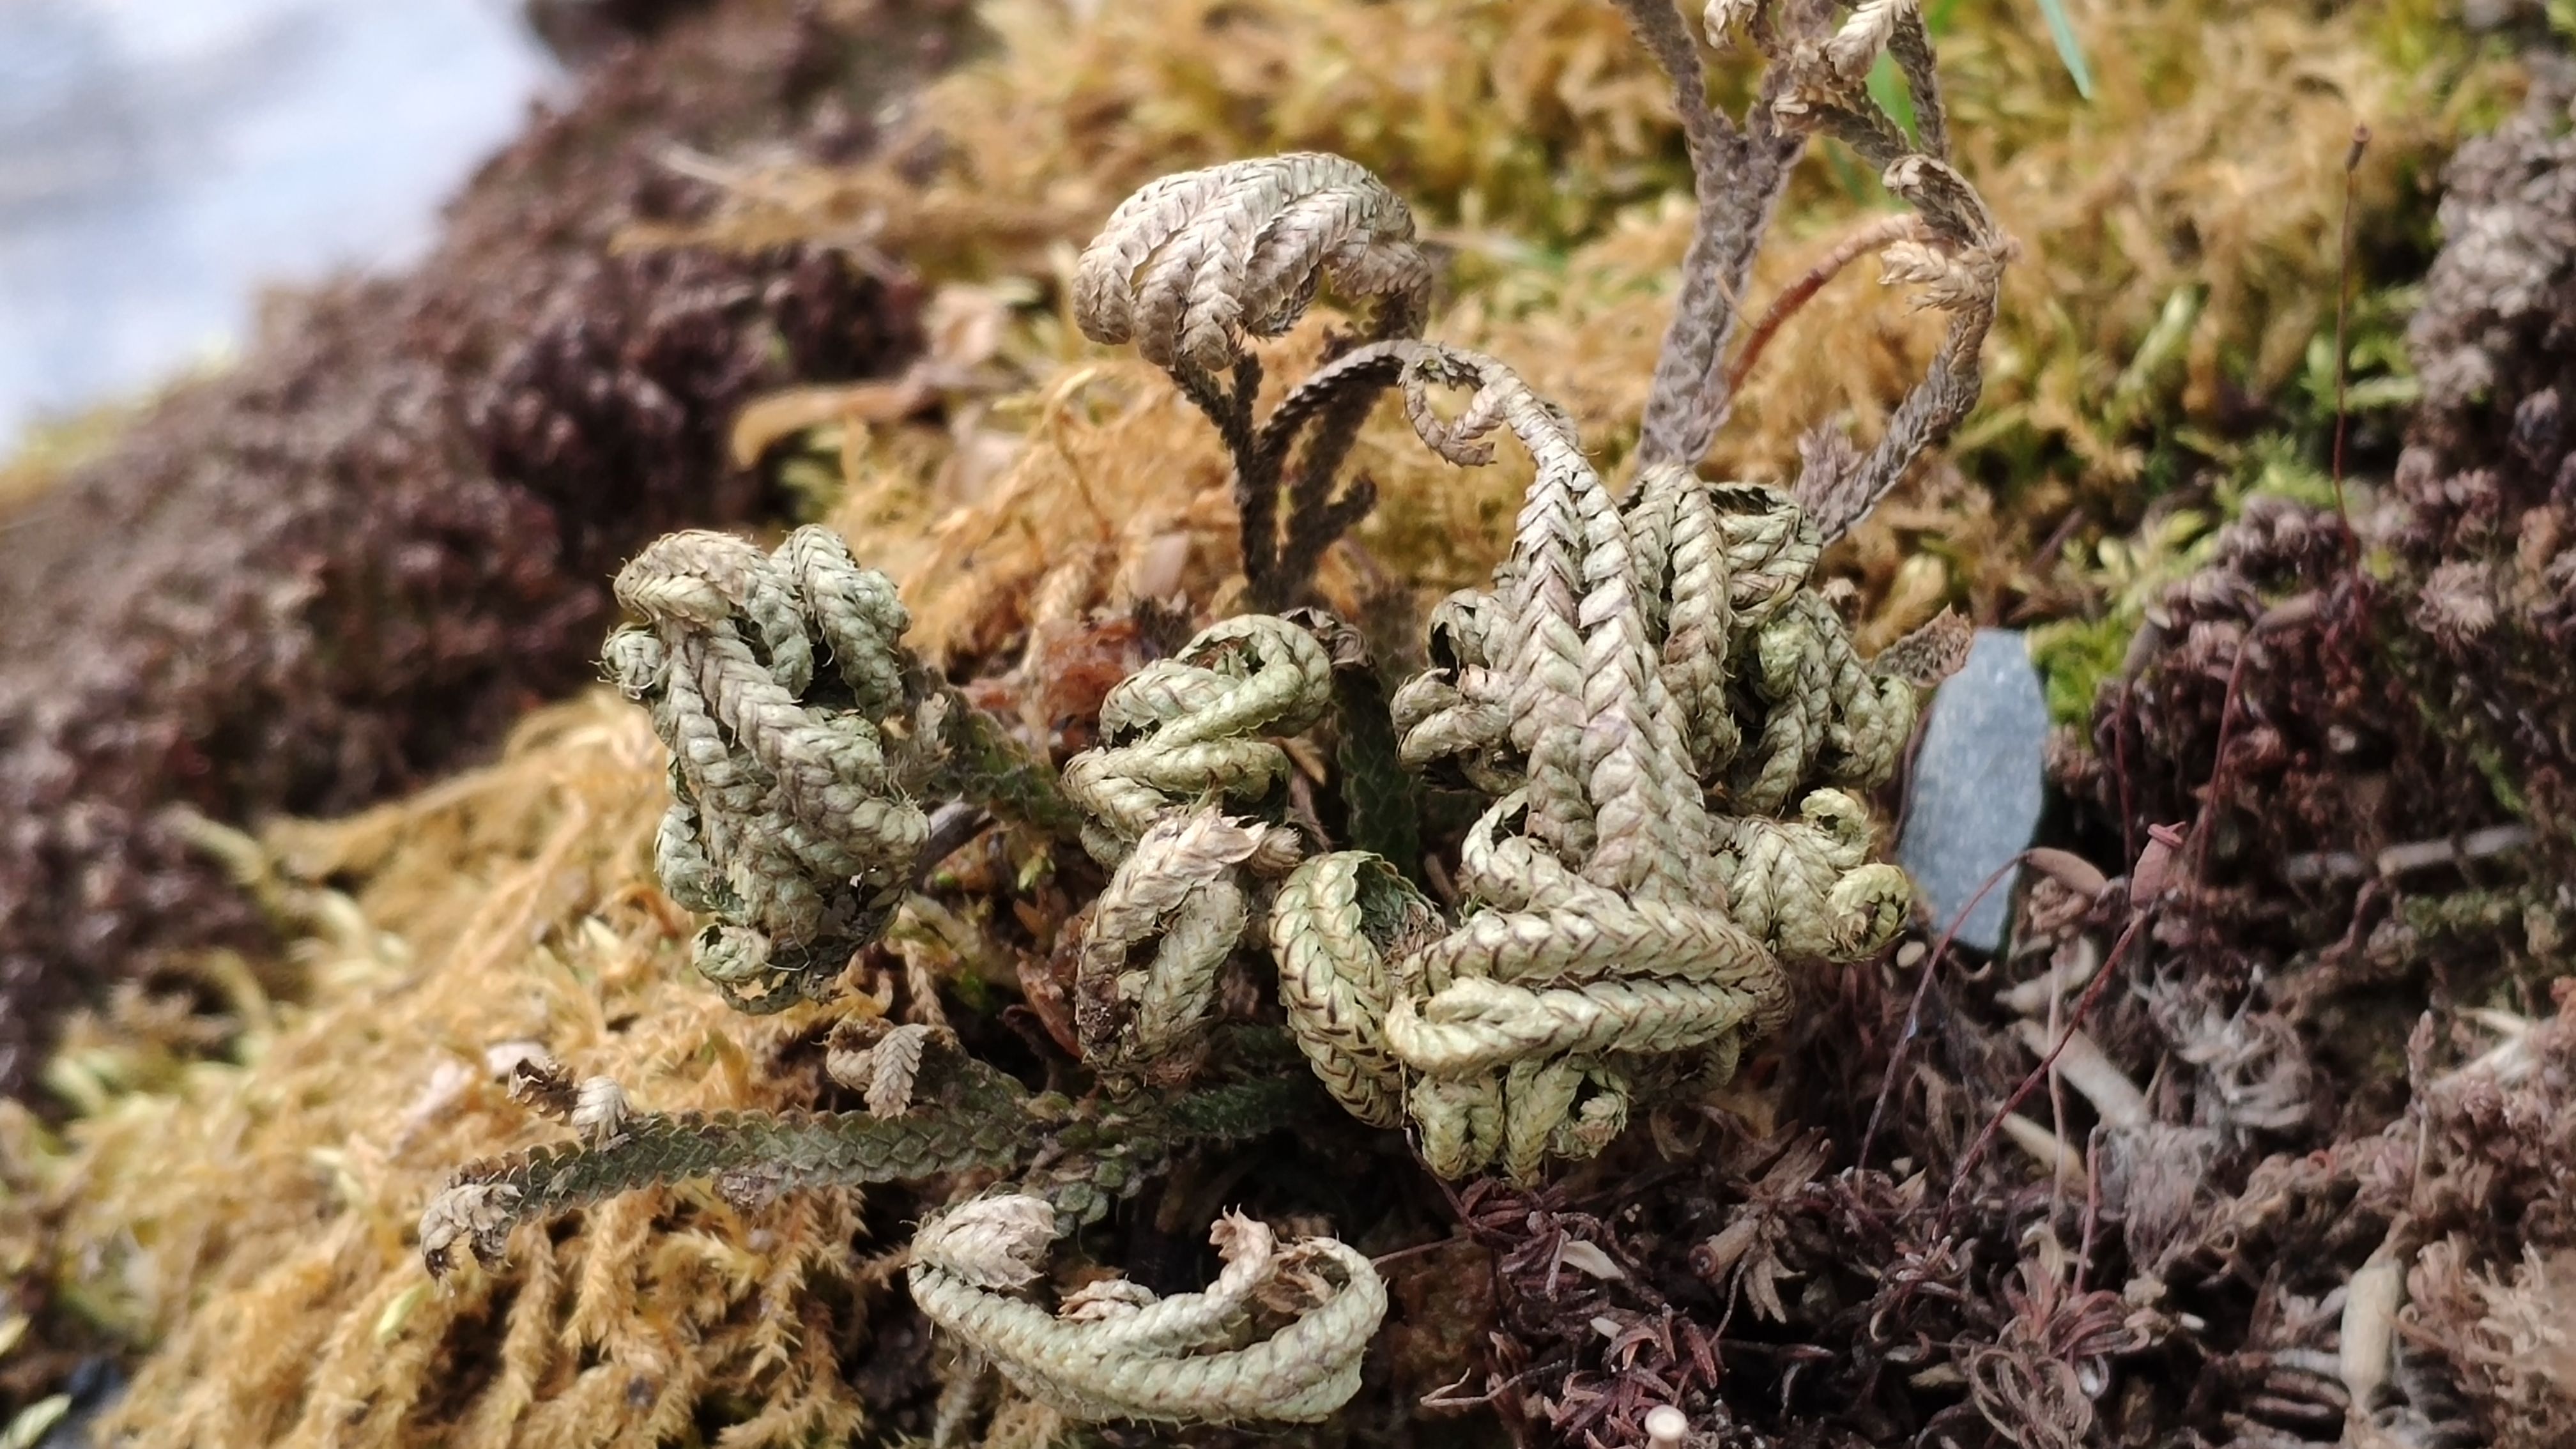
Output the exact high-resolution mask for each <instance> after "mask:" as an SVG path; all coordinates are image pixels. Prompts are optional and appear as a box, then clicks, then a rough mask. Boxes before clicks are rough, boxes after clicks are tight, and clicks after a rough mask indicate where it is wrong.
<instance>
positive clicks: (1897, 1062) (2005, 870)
mask: <svg viewBox="0 0 2576 1449" xmlns="http://www.w3.org/2000/svg"><path fill="white" fill-rule="evenodd" d="M2029 856H2030V852H2029V851H2026V850H2025V851H2023V852H2021V853H2020V854H2019V855H2016V856H2014V857H2013V858H2012V859H2010V860H2008V861H2005V862H2004V863H2003V864H2002V865H1999V866H1997V867H1995V870H1994V873H1993V874H1992V875H1989V876H1987V877H1986V881H1985V884H1983V885H1981V886H1979V887H1977V893H1976V894H1975V895H1972V896H1970V897H1968V903H1967V904H1966V905H1963V906H1961V907H1960V908H1959V909H1958V911H1957V912H1956V913H1954V914H1953V915H1952V916H1951V917H1950V924H1949V926H1948V927H1946V928H1945V929H1944V930H1943V931H1942V932H1941V939H1940V941H1939V943H1938V944H1936V945H1934V946H1933V948H1932V954H1931V955H1929V956H1926V957H1924V958H1923V979H1922V980H1920V981H1918V982H1916V983H1915V984H1914V999H1913V1003H1912V1004H1911V1005H1909V1006H1908V1007H1907V1008H1906V1011H1905V1030H1904V1031H1902V1032H1900V1033H1899V1034H1898V1035H1897V1038H1896V1048H1895V1050H1893V1051H1891V1052H1889V1053H1888V1054H1887V1071H1886V1073H1885V1074H1884V1075H1882V1076H1881V1077H1880V1078H1879V1080H1878V1098H1877V1100H1876V1101H1874V1102H1872V1103H1871V1104H1870V1108H1869V1125H1868V1126H1866V1127H1864V1128H1862V1129H1861V1134H1860V1155H1859V1156H1858V1157H1856V1158H1854V1159H1853V1160H1852V1168H1853V1170H1854V1171H1858V1170H1860V1169H1862V1168H1865V1167H1867V1166H1869V1149H1870V1147H1871V1145H1872V1144H1873V1143H1875V1142H1876V1141H1877V1140H1878V1124H1879V1121H1880V1119H1881V1118H1882V1117H1883V1116H1884V1115H1885V1114H1886V1112H1887V1094H1888V1091H1889V1089H1890V1088H1892V1087H1893V1086H1894V1085H1895V1084H1896V1076H1897V1072H1898V1071H1899V1069H1901V1068H1902V1067H1903V1066H1904V1065H1905V1052H1906V1049H1907V1048H1908V1047H1911V1046H1912V1045H1913V1044H1914V1037H1915V1034H1916V1033H1917V1032H1918V1031H1919V1030H1920V1029H1921V1023H1922V1017H1923V998H1924V997H1925V996H1927V995H1928V994H1930V992H1931V989H1932V978H1933V976H1934V975H1935V974H1936V973H1938V972H1939V971H1940V969H1941V962H1942V961H1943V959H1944V958H1946V957H1947V956H1948V955H1949V954H1950V943H1951V941H1952V940H1954V939H1956V938H1957V936H1958V934H1959V928H1960V927H1961V926H1964V925H1966V924H1967V922H1968V917H1970V916H1972V915H1974V914H1976V910H1977V905H1978V903H1979V902H1981V901H1983V900H1984V899H1985V898H1986V893H1987V892H1988V891H1991V890H1993V889H1994V888H1995V887H1996V886H1999V885H2001V884H2003V883H2004V881H2005V880H2006V879H2008V878H2009V877H2010V876H2011V875H2012V873H2013V872H2014V871H2016V870H2019V869H2020V868H2021V867H2022V865H2023V864H2024V862H2026V861H2027V860H2028V859H2029Z"/></svg>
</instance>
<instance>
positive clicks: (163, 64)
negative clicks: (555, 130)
mask: <svg viewBox="0 0 2576 1449" xmlns="http://www.w3.org/2000/svg"><path fill="white" fill-rule="evenodd" d="M561 85H562V78H561V76H560V73H559V72H558V70H557V69H556V67H555V65H554V64H553V62H552V60H551V58H550V57H548V56H547V54H546V53H545V51H544V49H543V48H542V47H541V46H540V45H539V43H538V42H537V40H536V39H535V37H534V36H533V35H531V34H530V33H529V32H528V31H527V29H526V27H525V26H524V25H523V23H522V22H521V20H520V17H519V7H518V5H517V3H516V0H0V453H5V452H6V451H7V450H8V449H9V448H10V447H11V446H12V445H13V444H14V442H15V440H16V439H17V437H18V436H19V435H20V433H21V431H22V430H23V428H24V427H25V426H26V424H27V423H28V422H29V421H31V420H32V419H34V418H37V417H39V416H41V415H44V414H48V413H61V412H65V411H68V410H72V409H77V408H79V407H81V406H84V405H86V404H89V403H93V402H98V401H103V400H105V399H108V398H113V397H116V396H119V395H123V394H128V393H132V392H135V391H137V390H139V389H143V388H148V387H150V386H151V385H153V384H154V383H156V382H158V381H160V380H162V379H163V378H165V377H167V376H169V375H171V374H172V373H174V372H177V371H180V370H182V369H184V368H187V367H189V366H191V365H192V364H195V363H197V362H199V361H201V360H203V359H206V358H208V357H213V356H221V355H224V354H225V353H226V352H227V350H228V349H231V348H234V347H237V346H238V345H239V343H240V342H241V341H242V340H243V339H244V336H245V333H246V331H247V329H248V326H249V321H250V316H251V309H252V305H253V302H254V299H255V296H256V293H257V291H258V289H259V288H260V287H261V286H262V285H264V284H267V283H271V282H309V281H313V280H316V279H319V278H321V277H323V276H326V275H328V274H330V273H331V272H333V271H334V270H337V269H341V268H348V267H357V268H374V269H381V268H387V267H395V266H400V265H401V264H403V263H405V262H407V261H410V260H412V259H414V258H416V257H418V256H419V255H420V254H421V252H422V251H424V250H425V249H426V248H427V246H428V244H429V242H430V240H431V239H432V237H433V236H434V234H435V228H436V220H437V211H438V207H439V204H440V203H441V202H442V201H443V200H445V198H446V197H447V196H448V194H449V193H450V192H452V191H453V190H454V189H455V188H456V186H457V185H458V184H459V183H461V182H462V181H463V180H464V179H465V178H466V176H467V175H469V174H470V173H471V172H472V171H473V169H474V167H475V165H476V164H477V163H478V162H479V161H480V160H481V159H482V158H483V157H484V156H486V155H488V154H490V153H491V152H492V151H493V150H494V149H496V148H497V147H498V146H500V144H501V143H502V142H504V141H506V140H507V139H508V138H509V137H510V136H511V135H512V134H513V133H514V132H515V131H516V130H517V129H518V126H519V123H520V121H521V120H522V119H523V118H524V117H525V115H526V112H527V105H528V102H529V100H530V99H531V98H532V97H534V96H536V95H538V94H540V93H541V92H547V91H551V90H555V89H559V88H560V87H561Z"/></svg>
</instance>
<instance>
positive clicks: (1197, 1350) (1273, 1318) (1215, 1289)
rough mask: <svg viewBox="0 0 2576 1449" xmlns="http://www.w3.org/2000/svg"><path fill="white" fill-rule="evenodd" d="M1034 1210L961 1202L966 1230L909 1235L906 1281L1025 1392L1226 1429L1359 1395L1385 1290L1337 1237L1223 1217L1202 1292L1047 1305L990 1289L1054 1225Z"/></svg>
mask: <svg viewBox="0 0 2576 1449" xmlns="http://www.w3.org/2000/svg"><path fill="white" fill-rule="evenodd" d="M1044 1209H1045V1204H1043V1203H1041V1202H1038V1201H1037V1200H1036V1199H1031V1198H1009V1197H1004V1198H993V1199H986V1200H985V1201H983V1202H981V1203H974V1204H969V1205H968V1206H967V1207H965V1208H961V1209H959V1210H958V1214H959V1215H971V1216H970V1217H969V1221H968V1222H967V1224H966V1225H964V1226H962V1227H959V1228H954V1229H952V1228H949V1227H947V1226H946V1225H945V1224H944V1223H939V1222H934V1223H933V1224H931V1225H930V1226H929V1227H926V1228H924V1229H923V1231H922V1234H921V1236H920V1238H919V1239H917V1240H916V1241H915V1244H914V1251H913V1266H912V1271H911V1280H910V1281H911V1285H912V1296H913V1301H914V1302H915V1303H918V1304H919V1305H920V1306H921V1310H922V1312H923V1313H924V1314H926V1315H928V1316H929V1318H930V1320H931V1321H932V1322H933V1323H936V1324H938V1325H939V1326H940V1327H941V1328H943V1329H945V1330H947V1331H948V1332H950V1333H952V1334H955V1335H956V1336H957V1337H958V1338H960V1339H962V1340H964V1341H965V1342H966V1343H967V1344H969V1345H971V1346H972V1347H973V1348H974V1349H976V1350H977V1351H978V1352H980V1353H982V1354H983V1355H984V1356H985V1357H987V1358H988V1359H990V1360H991V1361H992V1362H993V1363H994V1365H995V1366H997V1367H998V1368H1000V1370H1001V1371H1002V1373H1003V1375H1004V1376H1005V1377H1006V1378H1008V1379H1010V1380H1011V1382H1012V1383H1014V1384H1015V1385H1017V1386H1018V1387H1019V1388H1020V1389H1021V1390H1022V1391H1023V1392H1025V1393H1027V1394H1028V1395H1030V1396H1031V1397H1032V1398H1035V1399H1037V1400H1039V1401H1040V1402H1042V1403H1045V1404H1048V1405H1051V1406H1052V1407H1054V1408H1056V1409H1058V1410H1059V1411H1061V1412H1063V1413H1065V1414H1068V1415H1071V1416H1073V1417H1076V1418H1082V1419H1092V1420H1106V1419H1149V1420H1163V1421H1179V1422H1194V1423H1219V1424H1226V1423H1241V1422H1246V1421H1261V1420H1277V1421H1287V1422H1312V1421H1314V1420H1318V1419H1321V1418H1324V1417H1325V1416H1326V1415H1328V1414H1330V1413H1332V1412H1333V1411H1334V1410H1335V1409H1338V1408H1340V1407H1341V1406H1342V1405H1343V1404H1344V1403H1346V1402H1348V1401H1349V1399H1350V1397H1351V1395H1353V1394H1354V1393H1357V1392H1358V1391H1359V1383H1360V1365H1361V1360H1362V1357H1363V1356H1364V1355H1365V1353H1366V1351H1367V1348H1368V1343H1369V1340H1370V1339H1371V1338H1372V1337H1374V1336H1375V1335H1376V1332H1377V1327H1378V1324H1379V1322H1380V1321H1381V1320H1382V1319H1383V1318H1384V1317H1385V1315H1386V1306H1387V1298H1386V1288H1385V1285H1384V1284H1383V1283H1382V1282H1381V1281H1380V1280H1379V1278H1378V1276H1377V1270H1376V1269H1375V1268H1373V1267H1371V1266H1370V1264H1369V1261H1368V1259H1367V1258H1365V1257H1363V1256H1361V1255H1360V1254H1359V1253H1357V1252H1354V1251H1353V1250H1351V1249H1350V1248H1348V1247H1345V1246H1344V1245H1343V1244H1341V1243H1340V1242H1337V1241H1335V1240H1334V1239H1331V1238H1306V1239H1302V1240H1300V1241H1298V1242H1295V1243H1292V1244H1289V1245H1287V1246H1286V1247H1284V1248H1283V1247H1281V1246H1280V1245H1279V1244H1278V1243H1277V1241H1276V1239H1275V1238H1274V1237H1273V1235H1272V1233H1271V1231H1270V1229H1269V1228H1268V1227H1267V1226H1266V1225H1264V1224H1262V1223H1259V1222H1256V1221H1254V1220H1252V1219H1250V1218H1245V1217H1242V1216H1239V1215H1235V1214H1228V1215H1227V1216H1225V1217H1223V1218H1220V1219H1219V1220H1218V1222H1217V1224H1216V1226H1215V1228H1214V1229H1213V1230H1212V1231H1211V1232H1210V1233H1209V1235H1208V1236H1209V1239H1210V1241H1212V1242H1213V1243H1215V1244H1216V1247H1217V1252H1218V1255H1219V1257H1220V1258H1221V1259H1222V1261H1223V1263H1224V1268H1223V1271H1222V1272H1220V1273H1219V1275H1218V1277H1217V1281H1216V1282H1215V1283H1213V1284H1211V1285H1209V1286H1208V1288H1207V1289H1206V1290H1205V1291H1203V1292H1199V1293H1183V1294H1177V1295H1174V1296H1172V1297H1169V1298H1158V1297H1156V1296H1155V1295H1154V1294H1153V1293H1152V1292H1150V1291H1148V1290H1146V1289H1145V1288H1144V1287H1143V1286H1142V1285H1140V1284H1135V1283H1131V1282H1127V1281H1126V1280H1123V1279H1111V1280H1107V1281H1106V1282H1103V1283H1095V1284H1093V1285H1091V1286H1090V1287H1088V1288H1085V1289H1083V1290H1081V1291H1080V1292H1077V1293H1074V1294H1070V1295H1068V1296H1067V1297H1066V1298H1065V1300H1064V1302H1063V1303H1062V1305H1061V1306H1060V1307H1059V1309H1058V1310H1057V1311H1056V1312H1055V1313H1052V1314H1051V1313H1048V1312H1047V1311H1046V1310H1045V1309H1043V1308H1040V1307H1038V1306H1037V1305H1036V1304H1033V1303H1030V1302H1027V1301H1026V1300H1024V1299H1020V1298H1014V1297H1010V1296H1007V1295H1006V1294H1004V1293H1002V1292H999V1291H996V1290H997V1289H998V1288H1002V1287H1006V1286H1012V1285H1010V1284H1009V1283H1007V1282H1003V1281H997V1280H1000V1279H1007V1278H1009V1277H1011V1276H1014V1275H1017V1274H1018V1273H1020V1272H1022V1271H1023V1269H1024V1267H1025V1271H1026V1272H1027V1273H1028V1276H1029V1277H1034V1276H1035V1269H1034V1267H1033V1266H1025V1265H1030V1264H1033V1262H1034V1259H1035V1257H1036V1256H1037V1254H1039V1253H1040V1252H1042V1251H1043V1249H1044V1247H1045V1245H1046V1243H1047V1242H1048V1240H1049V1239H1051V1238H1052V1236H1053V1232H1054V1224H1053V1219H1052V1214H1051V1213H1047V1212H1045V1211H1044ZM952 1216H955V1215H952ZM1020 1281H1021V1282H1026V1281H1027V1278H1021V1279H1020ZM1246 1339H1249V1342H1244V1340H1246ZM1238 1343H1240V1344H1242V1346H1239V1347H1238V1346H1236V1345H1237V1344H1238Z"/></svg>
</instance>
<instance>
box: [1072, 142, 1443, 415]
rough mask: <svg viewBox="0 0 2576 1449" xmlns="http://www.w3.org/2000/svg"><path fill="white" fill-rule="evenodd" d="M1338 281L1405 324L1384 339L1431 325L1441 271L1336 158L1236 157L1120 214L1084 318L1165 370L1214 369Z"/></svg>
mask: <svg viewBox="0 0 2576 1449" xmlns="http://www.w3.org/2000/svg"><path fill="white" fill-rule="evenodd" d="M1327 279H1329V280H1330V281H1331V282H1332V284H1333V286H1334V287H1335V288H1336V289H1337V290H1339V291H1340V292H1341V293H1342V294H1343V295H1344V296H1347V297H1351V298H1355V299H1371V300H1378V301H1380V302H1381V304H1382V305H1384V306H1386V307H1387V308H1388V309H1389V310H1390V311H1391V312H1394V313H1397V314H1400V315H1401V316H1402V317H1403V318H1405V319H1406V320H1405V321H1403V322H1399V323H1397V324H1396V325H1395V326H1394V327H1392V328H1391V329H1389V330H1388V331H1387V332H1386V333H1385V335H1389V336H1393V335H1396V334H1397V333H1399V332H1407V331H1411V330H1413V329H1414V328H1416V327H1418V326H1419V325H1420V323H1419V313H1420V310H1421V307H1422V304H1423V301H1424V299H1425V297H1426V296H1427V295H1428V293H1429V291H1430V286H1431V268H1430V263H1429V262H1428V261H1426V260H1425V259H1424V257H1423V255H1422V252H1421V249H1420V248H1419V247H1417V246H1415V245H1414V242H1413V213H1412V211H1411V210H1410V209H1409V208H1407V207H1406V206H1405V204H1404V202H1403V200H1402V199H1400V198H1399V197H1397V196H1396V195H1395V193H1393V192H1391V191H1389V190H1387V189H1386V184H1385V183H1384V182H1382V181H1379V180H1378V179H1377V178H1376V177H1375V176H1373V175H1371V174H1370V173H1369V170H1368V168H1367V167H1364V166H1362V165H1360V164H1359V163H1358V162H1355V161H1347V160H1344V159H1343V158H1341V157H1339V156H1329V155H1324V154H1321V153H1317V152H1296V153H1292V154H1290V155H1285V156H1265V157H1261V158H1258V159H1255V160H1249V161H1230V162H1227V163H1225V164H1224V165H1221V166H1212V167H1209V168H1207V169H1206V170H1204V171H1187V172H1182V173H1180V174H1179V175H1175V176H1166V177H1163V178H1162V179H1161V180H1159V181H1155V182H1153V183H1151V184H1149V185H1147V186H1146V187H1145V188H1144V189H1143V190H1141V191H1139V192H1137V193H1136V194H1135V195H1134V196H1131V197H1129V198H1127V200H1125V201H1124V202H1121V203H1120V204H1119V206H1118V209H1117V210H1116V211H1113V212H1111V213H1110V216H1109V221H1108V223H1107V224H1106V225H1105V226H1103V227H1102V228H1101V232H1100V235H1099V236H1098V237H1097V238H1095V239H1094V240H1093V241H1092V243H1091V245H1090V246H1088V247H1086V248H1084V249H1083V253H1082V258H1081V260H1080V261H1079V262H1078V263H1077V264H1076V266H1075V270H1074V284H1073V313H1074V320H1075V322H1076V323H1077V324H1078V325H1079V326H1080V327H1081V328H1082V331H1083V335H1084V336H1087V337H1089V338H1091V339H1092V340H1093V341H1095V342H1112V343H1115V342H1133V343H1135V345H1136V350H1137V351H1139V352H1141V353H1143V354H1144V356H1145V359H1146V360H1147V361H1149V362H1152V363H1154V364H1155V365H1157V366H1159V367H1163V368H1167V369H1169V368H1179V367H1189V368H1195V369H1197V370H1199V371H1201V372H1204V373H1209V374H1215V373H1220V372H1223V371H1225V370H1226V369H1228V368H1230V367H1232V366H1233V365H1234V361H1235V358H1236V356H1237V355H1238V354H1239V353H1240V352H1241V351H1242V347H1243V338H1244V337H1245V335H1246V334H1250V335H1252V336H1256V337H1275V336H1277V335H1278V334H1280V333H1281V332H1284V331H1286V330H1287V329H1288V327H1289V326H1290V325H1291V324H1292V323H1294V322H1295V321H1296V320H1297V318H1298V317H1299V316H1300V315H1301V314H1303V313H1304V312H1305V310H1306V307H1307V306H1308V304H1309V303H1311V302H1313V300H1314V298H1315V292H1316V289H1317V287H1318V285H1319V284H1320V283H1322V282H1324V281H1325V280H1327ZM1381 325H1385V324H1383V323H1382V324H1381Z"/></svg>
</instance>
